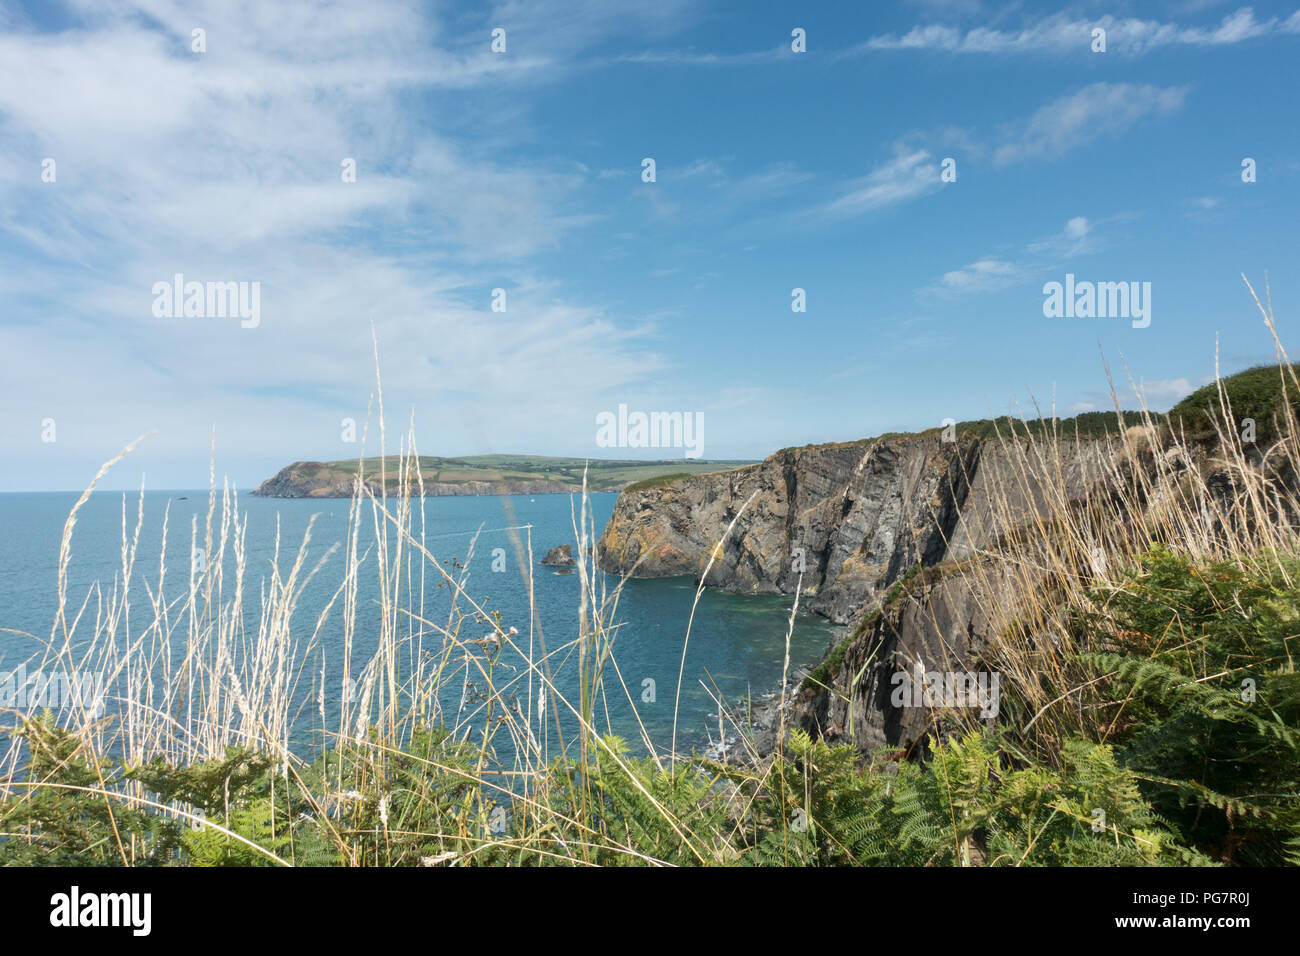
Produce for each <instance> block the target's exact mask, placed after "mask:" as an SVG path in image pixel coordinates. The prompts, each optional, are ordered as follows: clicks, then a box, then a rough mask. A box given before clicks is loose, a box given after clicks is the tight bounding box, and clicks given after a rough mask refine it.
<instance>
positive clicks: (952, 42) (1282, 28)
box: [846, 7, 1300, 56]
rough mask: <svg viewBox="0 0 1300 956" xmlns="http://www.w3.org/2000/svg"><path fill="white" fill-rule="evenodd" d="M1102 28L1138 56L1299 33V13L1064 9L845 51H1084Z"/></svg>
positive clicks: (1110, 45) (921, 32)
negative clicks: (1194, 22)
mask: <svg viewBox="0 0 1300 956" xmlns="http://www.w3.org/2000/svg"><path fill="white" fill-rule="evenodd" d="M1098 27H1100V28H1102V29H1104V30H1105V31H1106V49H1107V52H1114V53H1118V54H1121V55H1128V56H1137V55H1140V54H1143V53H1147V52H1149V51H1151V50H1155V49H1160V48H1163V47H1179V46H1181V47H1215V46H1227V45H1231V44H1235V43H1242V42H1244V41H1246V40H1252V39H1256V38H1258V37H1264V36H1269V35H1272V34H1288V33H1291V34H1294V33H1300V11H1297V12H1296V13H1293V14H1292V15H1291V16H1289V17H1286V18H1285V19H1283V18H1280V17H1269V18H1268V19H1265V20H1259V19H1256V17H1255V12H1254V10H1253V9H1252V8H1250V7H1242V8H1241V9H1239V10H1237V11H1236V12H1234V13H1230V14H1228V15H1227V16H1225V17H1224V18H1223V19H1222V20H1221V21H1220V22H1219V23H1218V24H1216V25H1214V26H1210V27H1204V26H1183V25H1179V24H1175V23H1162V22H1160V21H1158V20H1143V19H1140V18H1137V17H1124V18H1120V17H1115V16H1112V15H1110V14H1107V15H1106V16H1102V17H1098V18H1097V19H1090V20H1085V19H1080V18H1077V17H1071V16H1069V15H1067V14H1064V13H1059V14H1055V15H1053V16H1050V17H1046V18H1045V19H1042V20H1039V21H1038V22H1036V23H1032V24H1029V25H1028V26H1024V27H1021V28H1020V29H1013V30H1004V29H995V28H991V27H974V28H971V29H966V30H963V29H959V28H957V27H952V26H945V25H941V24H928V25H925V26H917V27H913V28H912V29H911V30H909V31H908V32H906V33H903V34H883V35H880V36H874V37H872V38H871V39H869V40H867V41H866V42H865V43H862V44H860V45H858V46H857V47H854V48H852V49H850V50H848V51H846V54H860V53H864V52H867V51H869V50H941V51H945V52H950V53H972V54H978V53H983V54H1005V53H1026V54H1037V55H1059V54H1062V53H1071V52H1074V53H1080V54H1087V53H1089V52H1090V50H1091V44H1092V31H1093V30H1094V29H1095V28H1098Z"/></svg>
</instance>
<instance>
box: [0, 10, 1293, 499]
mask: <svg viewBox="0 0 1300 956" xmlns="http://www.w3.org/2000/svg"><path fill="white" fill-rule="evenodd" d="M1099 29H1100V30H1103V31H1105V32H1104V39H1105V49H1104V50H1099V49H1094V47H1096V46H1098V41H1097V39H1095V36H1094V31H1096V30H1099ZM196 30H197V31H201V32H200V33H197V34H196V33H195V31H196ZM494 31H504V32H503V33H500V32H498V33H496V34H495V35H496V37H497V39H496V41H494ZM796 31H798V32H796ZM494 42H495V45H496V46H497V47H498V49H496V50H494V49H493V46H494ZM502 45H504V50H501V49H500V47H501V46H502ZM799 46H802V47H803V49H802V50H796V49H795V47H799ZM1298 85H1300V12H1297V7H1296V5H1294V4H1292V5H1286V4H1281V5H1272V4H1263V3H1258V4H1255V5H1253V6H1242V5H1240V4H1238V3H1234V2H1227V3H1218V2H1213V0H1197V2H1147V3H1141V4H1136V3H1123V2H1119V3H1105V4H1094V3H1080V4H1074V5H1068V6H1046V5H1041V4H1030V3H997V2H984V0H948V2H939V0H930V2H923V0H911V2H908V0H903V2H899V3H897V4H877V3H871V4H843V3H798V4H793V3H789V4H777V3H765V2H754V0H746V2H743V3H741V2H736V3H716V2H711V0H656V2H655V3H640V2H638V3H632V2H621V0H528V2H524V0H507V2H501V3H495V4H473V5H462V4H451V3H405V2H395V0H367V2H365V3H356V2H339V3H335V2H331V0H317V2H313V3H286V4H268V3H265V2H260V0H221V2H217V0H214V2H199V3H177V2H171V0H93V2H92V0H71V2H59V0H42V2H35V3H30V4H18V3H13V2H8V0H0V263H2V267H0V411H2V414H0V491H30V490H65V489H81V488H84V487H85V486H86V485H87V484H89V482H90V480H91V479H92V478H93V477H94V476H95V473H96V471H97V470H98V469H99V466H100V465H101V464H102V463H104V462H106V461H108V460H109V459H112V458H113V457H114V456H115V455H116V454H117V453H118V452H119V451H120V450H121V449H122V448H123V447H124V446H126V445H127V444H128V443H129V442H131V441H132V440H134V439H135V438H137V437H138V436H140V435H144V434H148V437H147V438H146V439H145V440H144V441H142V442H141V443H140V444H138V445H137V446H136V447H135V448H134V450H133V451H132V452H131V453H130V455H129V456H127V458H126V459H124V460H123V461H122V462H119V463H118V464H117V465H116V466H115V467H114V469H113V470H112V471H111V472H110V473H109V474H108V475H107V476H106V477H105V478H104V479H103V480H102V481H101V484H100V487H102V488H121V489H137V488H139V487H140V486H141V483H142V482H143V483H144V484H145V485H146V486H147V487H148V488H152V489H174V488H200V487H207V485H208V481H209V468H210V462H212V463H213V464H212V467H213V469H214V473H215V476H216V480H217V482H218V484H220V483H221V482H222V480H223V479H228V480H229V481H231V482H232V483H233V484H234V485H235V486H236V487H237V488H239V489H240V490H241V491H247V490H250V489H251V488H253V487H255V486H256V485H257V484H258V483H259V482H260V481H261V480H263V479H264V478H266V477H268V476H270V475H271V474H274V473H275V472H276V471H277V470H278V469H280V468H281V467H282V466H284V465H286V464H288V463H289V462H291V461H295V460H331V459H339V458H352V457H356V456H357V455H358V454H359V453H360V452H361V450H362V443H361V439H362V436H363V435H364V437H365V443H364V447H365V451H366V453H368V454H374V453H377V452H378V450H379V431H380V429H379V414H378V407H379V398H380V394H379V390H378V389H377V385H376V359H377V362H378V370H379V381H380V382H381V383H382V402H383V408H384V416H383V418H384V426H385V428H384V430H385V442H386V444H385V447H386V449H387V451H389V452H390V453H392V452H395V451H397V450H398V448H399V446H400V443H401V440H402V436H403V435H405V434H406V432H407V431H408V429H409V428H410V427H411V426H412V423H413V425H414V430H415V435H416V441H417V448H418V450H419V452H420V453H422V454H428V455H445V456H459V455H476V454H487V453H497V452H511V453H526V454H537V455H564V456H580V457H587V456H589V457H593V458H677V457H681V456H682V454H683V453H682V451H681V450H679V449H663V448H635V447H622V448H610V447H604V446H602V445H599V444H598V443H597V428H596V419H597V417H598V416H599V415H601V413H602V412H615V411H616V410H617V409H618V408H619V406H620V405H624V406H626V407H627V409H629V410H631V411H634V412H635V411H638V410H639V411H644V412H651V411H661V412H682V413H684V414H686V415H691V416H699V420H700V421H702V423H703V440H702V442H701V445H700V447H701V450H702V453H703V456H704V457H705V458H709V459H738V458H744V459H757V458H762V457H765V456H766V455H768V454H770V453H772V452H773V451H775V450H777V449H779V448H782V447H786V446H790V445H801V444H806V443H813V442H825V441H842V440H853V439H858V438H865V437H869V436H872V435H877V434H881V433H884V432H889V431H910V430H920V429H924V428H929V427H934V426H937V425H939V424H940V423H941V422H943V421H944V420H945V419H948V418H952V419H956V420H959V421H962V420H968V419H973V418H982V417H987V416H989V415H998V414H1006V413H1008V412H1012V413H1015V412H1017V411H1019V412H1021V413H1028V414H1032V409H1033V408H1034V403H1037V404H1038V406H1039V407H1040V408H1042V409H1043V410H1044V411H1045V412H1048V413H1050V410H1051V409H1052V408H1055V410H1056V412H1057V413H1058V414H1060V415H1067V414H1074V413H1076V412H1079V411H1085V410H1090V409H1105V408H1108V407H1110V397H1109V394H1108V387H1107V381H1106V367H1107V365H1109V367H1110V369H1111V372H1112V373H1113V375H1114V376H1115V378H1116V381H1117V385H1118V386H1119V387H1120V389H1121V391H1122V393H1123V395H1124V399H1125V404H1126V405H1128V406H1130V407H1132V406H1134V405H1135V404H1136V399H1135V398H1134V396H1133V393H1132V390H1131V388H1130V386H1129V378H1130V376H1131V378H1132V380H1133V381H1134V382H1139V383H1141V384H1142V387H1143V388H1144V391H1145V395H1146V399H1147V402H1148V403H1149V405H1150V406H1151V407H1152V408H1153V409H1166V408H1168V407H1169V406H1170V405H1171V404H1172V403H1174V402H1175V401H1177V400H1178V399H1179V398H1181V397H1183V396H1184V395H1186V394H1187V393H1188V392H1190V391H1191V390H1192V389H1194V388H1195V387H1197V386H1198V385H1200V384H1203V383H1204V382H1206V381H1207V380H1210V378H1211V377H1212V376H1213V374H1214V369H1215V361H1216V352H1217V356H1218V362H1219V365H1220V368H1221V369H1222V371H1223V372H1224V373H1225V374H1226V373H1228V372H1232V371H1238V370H1240V369H1242V368H1245V367H1248V366H1251V365H1255V364H1259V363H1261V362H1270V361H1272V360H1273V354H1274V350H1273V341H1272V338H1271V337H1270V335H1269V333H1268V331H1267V329H1266V327H1265V325H1264V323H1263V321H1262V318H1261V316H1260V314H1259V311H1258V310H1257V309H1256V307H1255V304H1254V302H1253V301H1252V299H1251V296H1250V292H1249V290H1248V289H1247V288H1246V285H1245V283H1244V282H1243V280H1242V274H1243V273H1244V274H1245V275H1246V277H1247V278H1249V279H1250V280H1251V281H1252V283H1254V285H1255V286H1256V288H1257V289H1259V290H1260V291H1261V295H1262V289H1263V284H1264V282H1265V277H1266V276H1267V278H1268V281H1269V283H1270V287H1271V293H1272V303H1273V307H1274V310H1275V312H1276V315H1277V324H1278V329H1279V333H1280V335H1281V337H1282V339H1283V342H1284V343H1290V344H1291V345H1292V347H1293V348H1296V349H1300V336H1297V335H1295V334H1293V330H1294V329H1295V328H1296V325H1297V323H1298V322H1300V275H1297V272H1296V269H1295V264H1296V263H1297V261H1298V256H1297V253H1300V235H1298V232H1300V230H1298V229H1297V223H1298V222H1300V215H1298V214H1300V131H1298V130H1297V124H1296V122H1295V107H1296V102H1297V95H1296V94H1297V86H1298ZM647 159H651V160H653V161H654V163H653V173H654V175H653V181H648V180H649V179H650V178H651V177H650V176H649V170H648V169H647V164H646V163H645V160H647ZM51 161H52V162H51ZM1243 164H1246V165H1245V166H1244V165H1243ZM1247 166H1248V167H1249V169H1247ZM351 170H355V175H354V176H353V175H351ZM945 170H947V175H945ZM1247 180H1253V181H1247ZM1067 274H1069V275H1073V276H1074V277H1075V280H1076V281H1078V282H1115V283H1118V282H1122V283H1138V286H1137V288H1138V289H1145V290H1149V292H1148V293H1147V295H1148V296H1149V300H1147V303H1146V304H1147V305H1149V313H1148V315H1147V318H1148V319H1149V320H1150V321H1149V324H1145V325H1143V324H1142V322H1137V321H1136V320H1134V321H1130V319H1129V318H1127V317H1123V316H1119V317H1116V316H1107V317H1092V316H1077V315H1075V316H1069V317H1066V316H1048V315H1046V314H1045V310H1044V301H1045V299H1046V295H1045V286H1046V285H1047V284H1048V283H1051V282H1060V283H1064V282H1065V281H1066V276H1067ZM177 275H181V276H183V280H182V281H183V282H198V283H204V284H206V283H213V284H216V283H228V282H233V283H241V284H243V285H242V286H240V288H242V289H243V290H244V291H245V293H246V294H247V295H249V296H251V295H252V292H253V290H254V289H256V292H257V296H258V298H257V300H256V301H257V304H258V308H257V310H256V315H255V318H253V317H252V316H253V313H252V312H251V303H252V300H251V298H250V299H248V300H247V302H248V304H249V305H250V311H249V312H248V317H245V318H241V317H240V316H238V315H233V316H232V315H224V316H223V315H220V314H213V312H214V310H213V309H212V308H208V306H207V304H206V299H205V298H204V296H199V297H198V298H197V299H196V300H195V301H196V302H197V306H196V309H195V311H197V312H201V313H203V314H185V311H186V310H185V309H184V308H181V309H180V310H178V311H179V314H170V315H169V314H167V313H168V311H169V309H168V307H169V306H170V305H171V304H172V301H171V300H172V297H171V295H170V293H168V294H166V295H161V294H160V293H159V291H158V290H159V289H160V288H170V287H171V285H172V283H173V282H174V277H175V276H177ZM254 283H256V286H254ZM1148 283H1149V285H1147V284H1148ZM160 284H161V285H160ZM202 288H203V289H204V290H205V293H206V285H204V286H203V287H202ZM223 288H224V287H223ZM494 290H500V292H497V291H494ZM794 290H802V296H799V295H798V294H797V293H796V292H795V291H794ZM502 292H503V293H504V295H502V294H501V293H502ZM799 298H802V301H803V304H804V311H795V310H794V308H793V306H794V305H796V304H797V300H798V299H799ZM160 299H165V300H166V302H165V303H162V304H160ZM494 304H495V305H496V306H497V309H494ZM182 305H183V303H182ZM502 306H503V307H504V310H503V311H502V310H500V309H501V307H502ZM205 309H206V310H207V311H204V310H205ZM215 311H217V312H219V311H220V310H219V309H218V310H215ZM160 313H161V314H160ZM1144 321H1145V320H1144ZM349 419H350V420H352V421H354V422H355V423H356V428H355V436H354V435H353V434H352V433H351V432H350V431H349V429H348V427H347V425H346V420H349ZM367 421H369V427H368V428H367V424H366V423H367ZM353 438H354V439H355V440H349V439H353Z"/></svg>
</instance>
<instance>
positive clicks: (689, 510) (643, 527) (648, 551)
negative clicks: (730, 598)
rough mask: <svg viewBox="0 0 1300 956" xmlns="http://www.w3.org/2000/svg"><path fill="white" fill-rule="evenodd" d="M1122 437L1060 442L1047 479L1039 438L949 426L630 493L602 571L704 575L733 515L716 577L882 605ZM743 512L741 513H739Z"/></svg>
mask: <svg viewBox="0 0 1300 956" xmlns="http://www.w3.org/2000/svg"><path fill="white" fill-rule="evenodd" d="M1114 441H1116V439H1095V440H1089V439H1083V440H1072V441H1067V442H1062V443H1061V454H1060V459H1061V460H1062V461H1064V462H1065V465H1064V467H1063V468H1062V470H1061V472H1060V474H1059V475H1058V476H1056V477H1055V478H1054V480H1053V482H1052V484H1051V485H1050V486H1049V487H1043V486H1042V484H1041V483H1040V482H1039V481H1038V480H1036V479H1035V478H1034V477H1032V476H1033V474H1035V473H1036V472H1040V471H1041V469H1034V468H1033V467H1032V465H1033V462H1031V461H1030V460H1029V459H1028V457H1027V456H1029V455H1033V454H1036V452H1035V451H1034V450H1033V449H1032V448H1031V447H1029V446H1026V445H1018V444H1007V445H1004V444H1002V443H1000V442H998V441H996V440H987V439H977V438H963V439H960V440H957V441H945V440H944V439H943V437H942V433H940V432H930V433H923V434H920V435H903V436H897V437H889V438H884V439H877V440H872V441H860V442H849V443H843V444H832V445H819V446H810V447H806V448H796V449H789V450H785V451H781V452H778V453H776V454H775V455H772V456H771V457H770V458H768V459H767V460H765V461H763V462H760V463H759V464H757V465H751V466H749V467H747V468H741V469H738V470H736V471H731V472H725V473H720V474H711V475H697V476H692V477H687V478H681V479H678V480H676V481H674V482H672V483H670V484H666V485H661V486H658V487H654V488H649V489H646V490H643V491H626V492H624V493H623V494H622V495H621V496H620V497H619V500H618V502H617V504H616V505H615V507H614V514H613V516H612V517H611V518H610V521H609V524H608V525H607V526H606V527H605V531H604V533H603V534H602V535H601V538H600V541H599V543H598V545H597V555H598V560H599V564H600V567H601V568H602V569H603V570H605V571H608V572H611V573H618V574H630V575H632V576H635V577H664V576H669V575H678V574H682V575H693V576H695V577H696V578H697V579H698V578H699V577H700V576H701V575H702V574H704V572H705V569H706V566H708V564H709V557H710V554H711V553H712V549H713V548H714V546H715V545H716V544H717V542H718V541H719V539H720V538H722V536H723V534H724V532H726V530H727V527H728V525H729V524H730V522H731V521H732V520H733V519H736V524H735V527H734V528H732V530H731V533H730V534H729V535H727V537H726V540H725V541H724V542H723V545H722V547H721V548H720V549H719V551H718V553H717V555H716V556H715V560H714V561H713V564H712V566H711V567H709V568H708V577H707V579H706V583H707V584H710V585H713V586H716V587H721V588H724V589H726V590H729V591H738V592H769V593H792V592H793V591H794V590H795V588H796V586H797V585H798V583H799V580H800V574H801V569H802V577H803V590H804V593H805V594H807V595H810V604H811V607H812V609H813V610H814V611H816V612H818V613H820V614H822V615H824V616H826V617H828V618H830V619H831V620H832V621H835V622H837V623H846V622H848V621H850V620H852V619H853V618H854V617H855V615H857V614H858V612H860V611H861V610H862V609H864V608H866V607H869V606H872V605H874V604H876V603H878V602H879V600H880V598H881V597H882V596H883V595H884V593H885V592H886V591H887V590H888V589H889V587H890V586H891V585H892V584H893V583H894V582H895V581H897V580H898V579H899V578H901V577H902V576H903V575H904V574H906V573H907V571H908V570H909V569H911V568H914V567H917V566H921V567H928V566H931V565H935V564H939V563H940V562H942V561H948V560H960V559H963V558H966V557H968V556H970V555H971V554H973V553H975V551H976V550H977V549H979V548H980V547H983V546H985V545H986V544H988V543H989V542H991V541H993V540H994V539H996V538H997V537H998V536H999V535H1001V534H1003V533H1004V532H1006V531H1007V530H1009V529H1010V528H1012V527H1018V526H1021V525H1023V524H1025V523H1026V522H1028V521H1031V520H1032V519H1033V517H1034V516H1035V515H1036V514H1041V513H1044V512H1045V511H1046V504H1047V502H1048V500H1049V496H1064V497H1065V498H1066V499H1069V498H1074V497H1078V496H1080V495H1081V494H1082V493H1083V490H1084V488H1085V486H1086V485H1087V483H1088V482H1089V481H1090V480H1093V479H1094V478H1095V477H1096V475H1097V474H1098V473H1099V469H1100V467H1101V465H1102V463H1103V462H1104V461H1105V460H1106V458H1107V456H1108V455H1109V454H1110V453H1112V452H1113V442H1114ZM737 515H739V517H738V518H737Z"/></svg>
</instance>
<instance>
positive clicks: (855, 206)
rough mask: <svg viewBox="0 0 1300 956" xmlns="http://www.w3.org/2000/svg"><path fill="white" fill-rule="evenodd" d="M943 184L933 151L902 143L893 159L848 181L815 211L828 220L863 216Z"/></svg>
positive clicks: (899, 144) (896, 148)
mask: <svg viewBox="0 0 1300 956" xmlns="http://www.w3.org/2000/svg"><path fill="white" fill-rule="evenodd" d="M940 185H941V183H940V181H939V164H938V162H937V161H936V160H935V159H934V158H933V157H932V156H931V155H930V153H929V152H928V151H926V150H924V149H912V148H909V147H907V146H905V145H903V144H902V143H898V144H896V145H895V146H894V158H893V159H891V160H889V161H888V162H886V163H884V164H883V165H881V166H878V167H877V168H875V169H873V170H872V171H871V172H870V173H868V174H867V175H866V176H863V177H861V178H860V179H856V180H853V181H851V182H849V183H848V184H846V185H845V186H844V187H843V189H842V192H841V195H840V196H838V197H837V198H836V199H833V200H831V201H830V202H828V203H825V204H824V205H822V206H820V207H818V208H817V209H816V210H815V211H814V214H815V215H817V216H820V217H823V218H827V219H846V218H850V217H853V216H860V215H862V214H863V213H867V212H871V211H872V210H875V209H880V208H882V207H884V206H891V205H894V204H895V203H900V202H905V201H906V200H909V199H915V198H917V197H918V196H924V195H926V194H927V193H931V192H933V191H935V190H936V189H938V188H939V186H940Z"/></svg>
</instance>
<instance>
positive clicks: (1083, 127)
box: [993, 83, 1187, 165]
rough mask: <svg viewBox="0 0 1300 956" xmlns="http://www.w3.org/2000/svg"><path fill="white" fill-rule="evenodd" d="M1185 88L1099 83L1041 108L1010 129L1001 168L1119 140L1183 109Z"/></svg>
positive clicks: (998, 158)
mask: <svg viewBox="0 0 1300 956" xmlns="http://www.w3.org/2000/svg"><path fill="white" fill-rule="evenodd" d="M1186 96H1187V91H1186V89H1185V88H1183V87H1168V88H1162V87H1158V86H1151V85H1147V84H1135V83H1093V84H1091V85H1090V86H1085V87H1084V88H1083V89H1081V90H1078V91H1076V92H1074V93H1070V94H1067V95H1066V96H1062V97H1060V98H1059V99H1056V100H1054V101H1052V102H1051V103H1048V104H1047V105H1046V106H1043V107H1041V108H1040V109H1038V110H1037V111H1035V113H1034V114H1033V115H1032V116H1030V117H1029V119H1028V120H1026V121H1025V122H1023V123H1020V124H1015V125H1012V126H1010V127H1008V128H1007V129H1006V130H1004V132H1003V136H1002V143H1001V145H999V146H998V147H997V149H996V150H995V151H994V154H993V161H994V162H995V163H996V164H998V165H1007V164H1009V163H1014V162H1023V161H1025V160H1030V159H1035V158H1038V157H1042V156H1058V155H1061V154H1064V153H1066V152H1068V151H1070V150H1072V149H1077V148H1079V147H1080V146H1084V145H1086V144H1087V143H1090V142H1092V141H1093V140H1094V139H1096V138H1098V137H1099V136H1102V135H1103V134H1105V135H1111V136H1114V135H1117V134H1119V133H1121V132H1123V131H1125V130H1127V129H1128V128H1129V127H1131V126H1133V125H1134V124H1136V123H1137V122H1138V121H1139V120H1141V119H1143V118H1145V117H1147V116H1151V115H1158V114H1162V113H1171V112H1174V111H1176V110H1178V109H1180V108H1181V107H1182V105H1183V102H1184V100H1185V99H1186Z"/></svg>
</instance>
